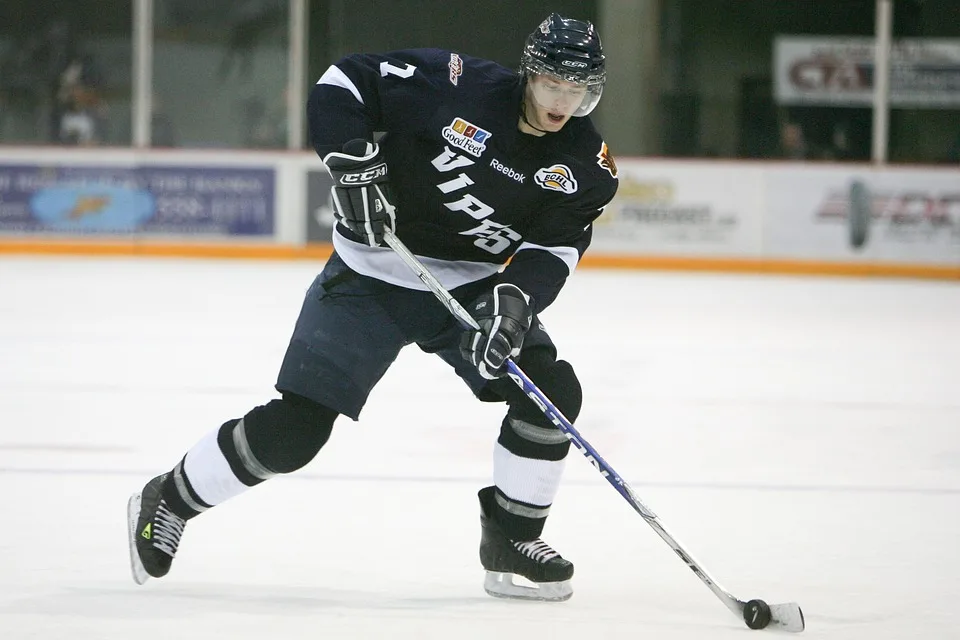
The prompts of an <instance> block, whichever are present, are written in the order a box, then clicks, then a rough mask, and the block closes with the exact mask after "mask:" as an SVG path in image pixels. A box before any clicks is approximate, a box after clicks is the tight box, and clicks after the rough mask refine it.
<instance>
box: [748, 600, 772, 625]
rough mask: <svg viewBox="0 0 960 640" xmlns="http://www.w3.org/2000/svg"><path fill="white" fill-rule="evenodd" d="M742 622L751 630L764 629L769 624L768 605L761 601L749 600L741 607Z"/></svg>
mask: <svg viewBox="0 0 960 640" xmlns="http://www.w3.org/2000/svg"><path fill="white" fill-rule="evenodd" d="M743 621H744V622H746V623H747V626H748V627H750V628H751V629H765V628H766V627H767V625H768V624H770V605H768V604H767V603H766V602H764V601H763V600H751V601H750V602H748V603H747V604H745V605H744V606H743Z"/></svg>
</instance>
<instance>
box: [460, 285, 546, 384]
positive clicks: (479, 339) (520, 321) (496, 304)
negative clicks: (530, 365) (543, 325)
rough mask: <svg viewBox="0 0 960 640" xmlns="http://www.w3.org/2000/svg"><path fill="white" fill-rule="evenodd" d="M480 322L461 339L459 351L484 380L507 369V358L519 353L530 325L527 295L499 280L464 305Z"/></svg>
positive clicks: (531, 315) (531, 316)
mask: <svg viewBox="0 0 960 640" xmlns="http://www.w3.org/2000/svg"><path fill="white" fill-rule="evenodd" d="M467 311H469V312H470V315H472V316H473V319H474V320H476V321H477V324H479V325H480V329H479V330H475V329H469V330H467V331H466V332H464V334H463V337H462V338H461V339H460V353H462V354H463V357H464V358H466V359H467V360H469V361H470V362H471V363H473V366H475V367H476V368H477V370H478V371H479V372H480V375H482V376H483V377H484V378H486V379H487V380H493V379H495V378H499V377H501V376H502V375H504V374H505V373H506V368H505V367H504V364H505V362H506V360H507V358H513V357H516V356H518V355H519V354H520V347H522V346H523V337H524V336H525V335H526V333H527V330H529V329H530V322H531V321H532V320H533V311H531V309H530V304H529V300H528V298H527V295H526V294H525V293H524V292H523V291H521V290H520V288H519V287H517V286H516V285H512V284H498V285H497V286H495V287H494V288H493V291H492V292H490V293H486V294H484V295H482V296H480V297H479V298H477V299H476V300H474V301H473V302H472V303H471V304H470V306H468V307H467Z"/></svg>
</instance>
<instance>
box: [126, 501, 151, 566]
mask: <svg viewBox="0 0 960 640" xmlns="http://www.w3.org/2000/svg"><path fill="white" fill-rule="evenodd" d="M140 499H141V498H140V494H139V493H135V494H133V495H132V496H130V500H128V501H127V541H128V542H129V544H130V573H131V574H133V581H134V582H136V583H137V584H143V583H144V582H146V581H147V580H149V579H150V574H149V573H147V570H146V569H144V568H143V562H141V561H140V554H139V553H137V520H139V519H140Z"/></svg>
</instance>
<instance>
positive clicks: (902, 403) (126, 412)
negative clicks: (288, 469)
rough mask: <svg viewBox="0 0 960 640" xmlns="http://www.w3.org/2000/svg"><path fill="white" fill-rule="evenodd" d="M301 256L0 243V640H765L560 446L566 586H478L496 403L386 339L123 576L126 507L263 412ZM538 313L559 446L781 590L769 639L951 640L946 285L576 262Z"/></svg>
mask: <svg viewBox="0 0 960 640" xmlns="http://www.w3.org/2000/svg"><path fill="white" fill-rule="evenodd" d="M319 268H320V264H319V263H317V262H306V261H303V262H243V261H203V260H174V259H128V258H112V259H101V258H98V259H94V258H62V257H10V256H7V257H0V524H2V526H0V638H3V639H4V640H26V639H28V638H31V639H32V638H38V639H43V640H52V639H61V638H62V639H68V638H69V639H71V640H86V639H96V640H105V639H113V638H118V639H120V638H122V639H124V640H131V639H136V640H149V639H153V638H157V639H164V640H172V639H177V640H185V639H193V638H198V639H199V638H203V639H206V638H213V637H218V638H220V637H222V638H231V639H233V640H241V639H256V640H261V639H263V638H271V639H273V638H276V639H281V638H282V639H292V638H305V639H306V638H309V639H319V638H345V639H361V638H363V639H365V638H417V639H423V638H438V639H448V638H457V639H460V638H463V639H478V640H491V639H493V638H550V639H551V640H564V639H572V638H576V639H582V638H586V637H603V638H625V639H630V640H636V639H638V638H648V639H654V638H655V639H657V640H701V639H714V638H716V639H725V638H731V639H733V638H745V637H748V634H756V633H761V634H764V635H772V633H771V632H754V631H750V630H748V629H747V628H746V627H745V625H744V624H743V623H742V622H741V621H738V620H737V619H736V618H735V617H734V616H732V615H731V614H730V613H729V612H728V611H727V609H726V608H725V607H724V606H723V605H722V604H721V603H720V601H719V600H717V599H716V598H715V596H714V595H713V594H712V593H711V592H710V591H709V590H708V589H707V588H706V587H705V586H704V585H703V584H702V583H701V582H700V580H698V579H697V577H696V576H695V575H693V574H692V573H691V572H690V570H689V569H687V568H686V566H685V565H684V563H683V562H682V561H681V560H680V559H679V558H678V557H677V556H676V555H674V553H673V552H672V551H671V550H670V549H669V548H668V547H667V545H665V544H664V543H663V541H662V540H661V539H660V538H659V537H657V535H656V534H655V533H654V532H653V531H652V530H651V529H650V527H649V526H648V525H647V524H646V523H645V522H644V520H643V519H642V518H640V517H639V516H638V515H637V514H636V513H635V512H634V511H633V510H632V509H631V508H630V506H629V505H628V504H627V503H626V502H625V501H624V500H623V499H622V498H621V497H620V495H619V494H617V493H616V492H615V491H614V490H613V488H611V487H610V486H609V485H608V484H607V483H606V482H605V481H604V479H603V478H601V477H600V475H599V474H598V473H597V471H596V470H595V469H594V468H593V467H591V466H590V464H589V463H588V462H587V461H586V460H585V459H584V458H583V456H581V455H580V454H579V453H578V452H577V451H576V450H573V449H572V450H571V453H570V456H569V458H568V461H567V472H566V475H565V478H564V482H563V485H562V487H561V490H560V494H559V496H558V499H557V501H556V503H555V505H554V509H553V513H552V516H551V518H550V521H549V523H548V525H547V529H546V531H545V534H544V538H545V539H546V540H547V541H548V542H549V543H550V544H552V545H553V546H554V547H556V548H557V549H558V550H559V551H560V552H561V553H562V554H563V555H564V556H566V557H568V558H569V559H571V560H572V561H573V562H575V564H576V575H575V577H574V587H575V593H574V596H573V598H572V599H571V600H569V601H568V602H565V603H549V604H548V603H533V602H511V601H503V600H497V599H493V598H490V597H488V596H487V595H485V594H484V592H483V589H482V581H483V572H482V570H481V568H480V565H479V560H478V558H477V544H478V540H479V513H478V506H477V500H476V491H477V489H479V488H480V487H481V486H484V485H485V484H489V483H490V481H491V453H492V446H493V442H494V440H495V438H496V435H497V432H498V428H499V422H500V418H501V412H502V410H503V407H502V406H500V405H482V404H479V403H477V402H475V401H474V400H473V399H472V396H470V394H469V392H468V391H467V389H466V387H465V386H463V385H462V383H460V382H459V380H458V379H456V378H455V377H454V376H452V375H451V373H450V372H449V371H448V370H447V369H446V367H445V365H443V363H442V362H440V361H439V360H438V359H436V358H434V357H433V356H428V355H425V354H423V353H421V352H420V351H419V350H417V349H416V347H411V348H409V349H407V350H406V351H405V352H404V353H402V354H401V357H400V359H399V360H398V361H397V362H396V364H395V366H394V367H393V368H392V369H391V370H390V371H389V372H388V373H387V376H386V377H385V378H384V379H383V381H382V382H381V384H380V386H378V387H377V389H376V390H375V391H374V394H373V396H372V397H371V399H370V402H369V403H368V405H367V407H366V409H365V410H364V412H363V414H362V416H361V420H360V421H359V422H357V423H353V422H351V421H350V420H348V419H345V418H341V419H340V420H339V421H338V423H337V426H336V427H335V428H334V433H333V437H332V438H331V440H330V442H329V443H328V445H327V446H326V447H325V448H324V450H323V451H321V453H320V454H319V455H318V457H317V458H316V459H315V460H314V461H313V462H312V463H311V464H310V465H308V466H307V467H306V468H305V469H303V470H301V471H300V472H298V473H297V474H294V475H291V476H286V477H281V478H277V479H275V480H272V481H270V482H268V483H265V484H264V485H262V486H260V487H257V488H255V489H254V490H252V491H250V492H248V493H246V494H244V495H242V496H240V497H238V498H236V499H235V500H233V501H232V502H228V503H226V504H224V505H222V506H220V507H218V508H216V509H214V510H212V511H210V512H208V513H206V514H204V515H202V516H201V517H199V518H197V519H196V520H193V521H191V523H190V524H189V526H188V527H187V530H186V532H185V535H184V538H183V542H182V544H181V547H180V553H179V554H178V557H177V560H176V562H175V563H174V566H173V570H172V571H171V573H170V575H169V576H167V577H166V578H165V579H163V580H154V581H151V582H148V583H147V584H146V585H144V586H142V587H138V586H136V585H135V584H134V583H133V581H132V579H131V577H130V572H129V569H128V559H127V553H128V552H127V541H126V536H125V527H126V522H125V507H126V500H127V497H128V496H129V494H130V493H132V492H134V491H136V490H138V489H139V488H140V487H141V486H142V484H143V483H144V482H145V481H146V480H147V479H149V478H150V477H152V476H153V475H156V474H157V473H159V472H162V471H165V470H167V469H169V468H170V467H171V466H172V465H173V464H174V463H176V462H177V461H178V459H179V458H180V456H182V455H183V452H184V451H185V450H186V449H187V448H189V447H190V446H191V445H193V444H194V443H195V442H196V441H197V440H198V439H199V438H200V437H201V436H202V435H203V434H205V433H206V432H207V431H209V430H211V429H213V428H216V427H218V426H219V425H220V424H221V423H222V422H224V421H225V420H227V419H229V418H232V417H239V416H241V415H242V414H243V413H245V412H246V411H247V410H248V409H250V408H252V407H253V406H254V405H256V404H262V403H264V402H266V401H268V400H269V399H271V398H273V397H276V393H275V391H274V390H273V382H274V379H275V375H276V370H277V367H278V365H279V362H280V358H281V356H282V354H283V352H284V349H285V347H286V343H287V340H288V338H289V333H290V330H291V329H292V326H293V322H294V320H295V318H296V314H297V312H298V310H299V306H300V302H301V300H302V296H303V293H304V292H305V289H306V287H307V286H308V285H309V284H310V282H311V281H312V279H313V277H314V274H315V273H316V271H318V270H319ZM543 321H544V323H545V325H546V327H547V329H548V330H549V331H550V332H551V334H552V335H553V336H554V339H555V340H556V342H557V343H558V345H559V346H560V355H561V357H563V358H565V359H567V360H570V361H571V362H573V363H574V364H575V366H576V367H577V370H578V372H579V375H580V377H581V380H582V382H583V386H584V390H585V405H584V410H583V412H582V414H581V416H580V419H579V420H578V422H577V427H578V429H579V430H580V432H581V433H582V435H583V436H584V437H585V438H586V439H587V440H588V441H589V442H590V443H591V444H592V445H593V446H594V447H595V448H596V449H597V450H598V451H599V452H600V454H601V455H603V456H604V457H605V458H606V459H607V461H608V462H609V463H610V464H611V465H612V466H613V467H614V468H615V469H616V470H617V471H618V472H619V473H620V474H621V475H622V476H623V477H624V478H625V479H626V480H627V481H628V482H629V483H630V484H631V486H632V487H633V488H634V489H635V490H636V491H637V493H638V494H639V496H640V497H641V499H643V500H644V501H645V502H646V503H647V504H648V506H650V507H651V508H652V509H653V510H654V511H656V512H657V513H658V515H659V516H660V518H661V519H662V521H663V522H664V524H665V525H666V526H667V527H668V528H669V529H670V530H671V532H673V533H674V534H675V535H676V536H677V538H678V539H679V540H680V541H681V542H682V543H683V544H684V545H685V547H686V548H687V549H688V550H689V551H690V552H691V553H692V554H693V556H694V557H696V558H697V559H698V560H699V561H700V562H701V563H702V564H703V566H704V567H705V568H706V569H707V570H708V571H709V572H711V573H712V574H713V576H714V577H715V578H716V579H717V580H718V581H719V583H720V584H721V585H722V586H723V587H725V588H726V589H728V590H729V591H731V592H732V593H733V594H735V595H736V596H738V597H740V598H742V599H745V600H746V599H749V598H754V597H759V598H764V599H765V600H767V601H768V602H771V603H774V602H789V601H796V602H798V603H800V605H801V606H802V607H803V609H804V613H805V614H806V621H807V630H806V631H805V632H804V633H803V634H801V635H800V636H798V637H800V638H804V637H806V638H811V639H812V638H831V639H834V638H836V639H844V640H854V639H856V640H882V639H890V640H904V639H906V638H918V639H923V640H933V639H947V638H957V637H960V613H958V608H957V605H956V603H957V602H958V601H960V286H958V285H957V284H956V283H946V282H923V281H909V280H865V279H854V278H829V279H826V278H825V279H818V278H812V277H803V278H789V277H774V276H747V275H719V274H716V275H708V274H683V273H656V272H628V271H624V272H614V271H597V270H581V271H579V272H577V274H576V275H575V276H574V277H573V278H572V279H571V281H570V282H569V284H568V286H567V288H566V289H565V290H564V291H563V293H562V294H561V296H560V298H559V299H558V301H557V302H556V304H555V305H554V306H553V307H551V308H550V309H549V310H548V311H547V312H546V313H545V314H544V316H543ZM438 512H443V513H444V514H447V515H449V516H450V517H449V520H448V522H449V524H448V525H445V526H441V525H440V524H439V522H438V520H437V519H436V518H435V516H434V514H436V513H438ZM761 637H763V636H761Z"/></svg>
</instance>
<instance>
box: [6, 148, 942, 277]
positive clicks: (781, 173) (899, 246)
mask: <svg viewBox="0 0 960 640" xmlns="http://www.w3.org/2000/svg"><path fill="white" fill-rule="evenodd" d="M617 171H618V176H619V178H620V189H619V192H618V194H617V197H616V198H615V199H614V201H613V202H612V203H611V204H610V205H609V206H608V207H607V209H606V210H605V211H604V213H603V215H601V217H600V218H599V219H598V220H597V223H596V225H595V230H594V241H593V244H592V246H591V249H590V251H589V252H588V254H587V256H586V257H585V258H584V260H583V261H582V263H581V264H582V266H584V267H614V268H646V269H672V270H709V271H735V272H771V273H810V274H837V275H843V274H850V275H880V276H910V277H927V278H946V279H960V168H957V167H932V166H923V167H917V166H887V167H883V168H879V167H874V166H872V165H866V164H853V163H847V164H825V163H792V162H763V163H760V162H733V161H687V160H666V159H639V158H619V159H617ZM329 187H330V182H329V177H328V176H327V175H326V172H325V171H324V169H323V167H322V165H321V164H320V162H319V159H318V158H317V157H316V156H315V155H314V154H311V153H299V152H244V151H229V152H224V151H205V150H201V151H198V150H190V151H179V150H169V151H164V150H151V151H137V150H133V149H97V150H85V149H49V148H13V149H10V148H7V149H3V150H0V253H67V254H91V255H110V254H119V255H155V256H156V255H161V256H162V255H170V256H197V257H208V256H209V257H246V258H278V259H290V258H318V259H319V258H323V257H325V256H326V255H328V254H329V252H330V246H329V238H330V233H331V229H332V225H333V216H332V212H331V211H330V208H329V203H328V197H327V194H328V193H329Z"/></svg>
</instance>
